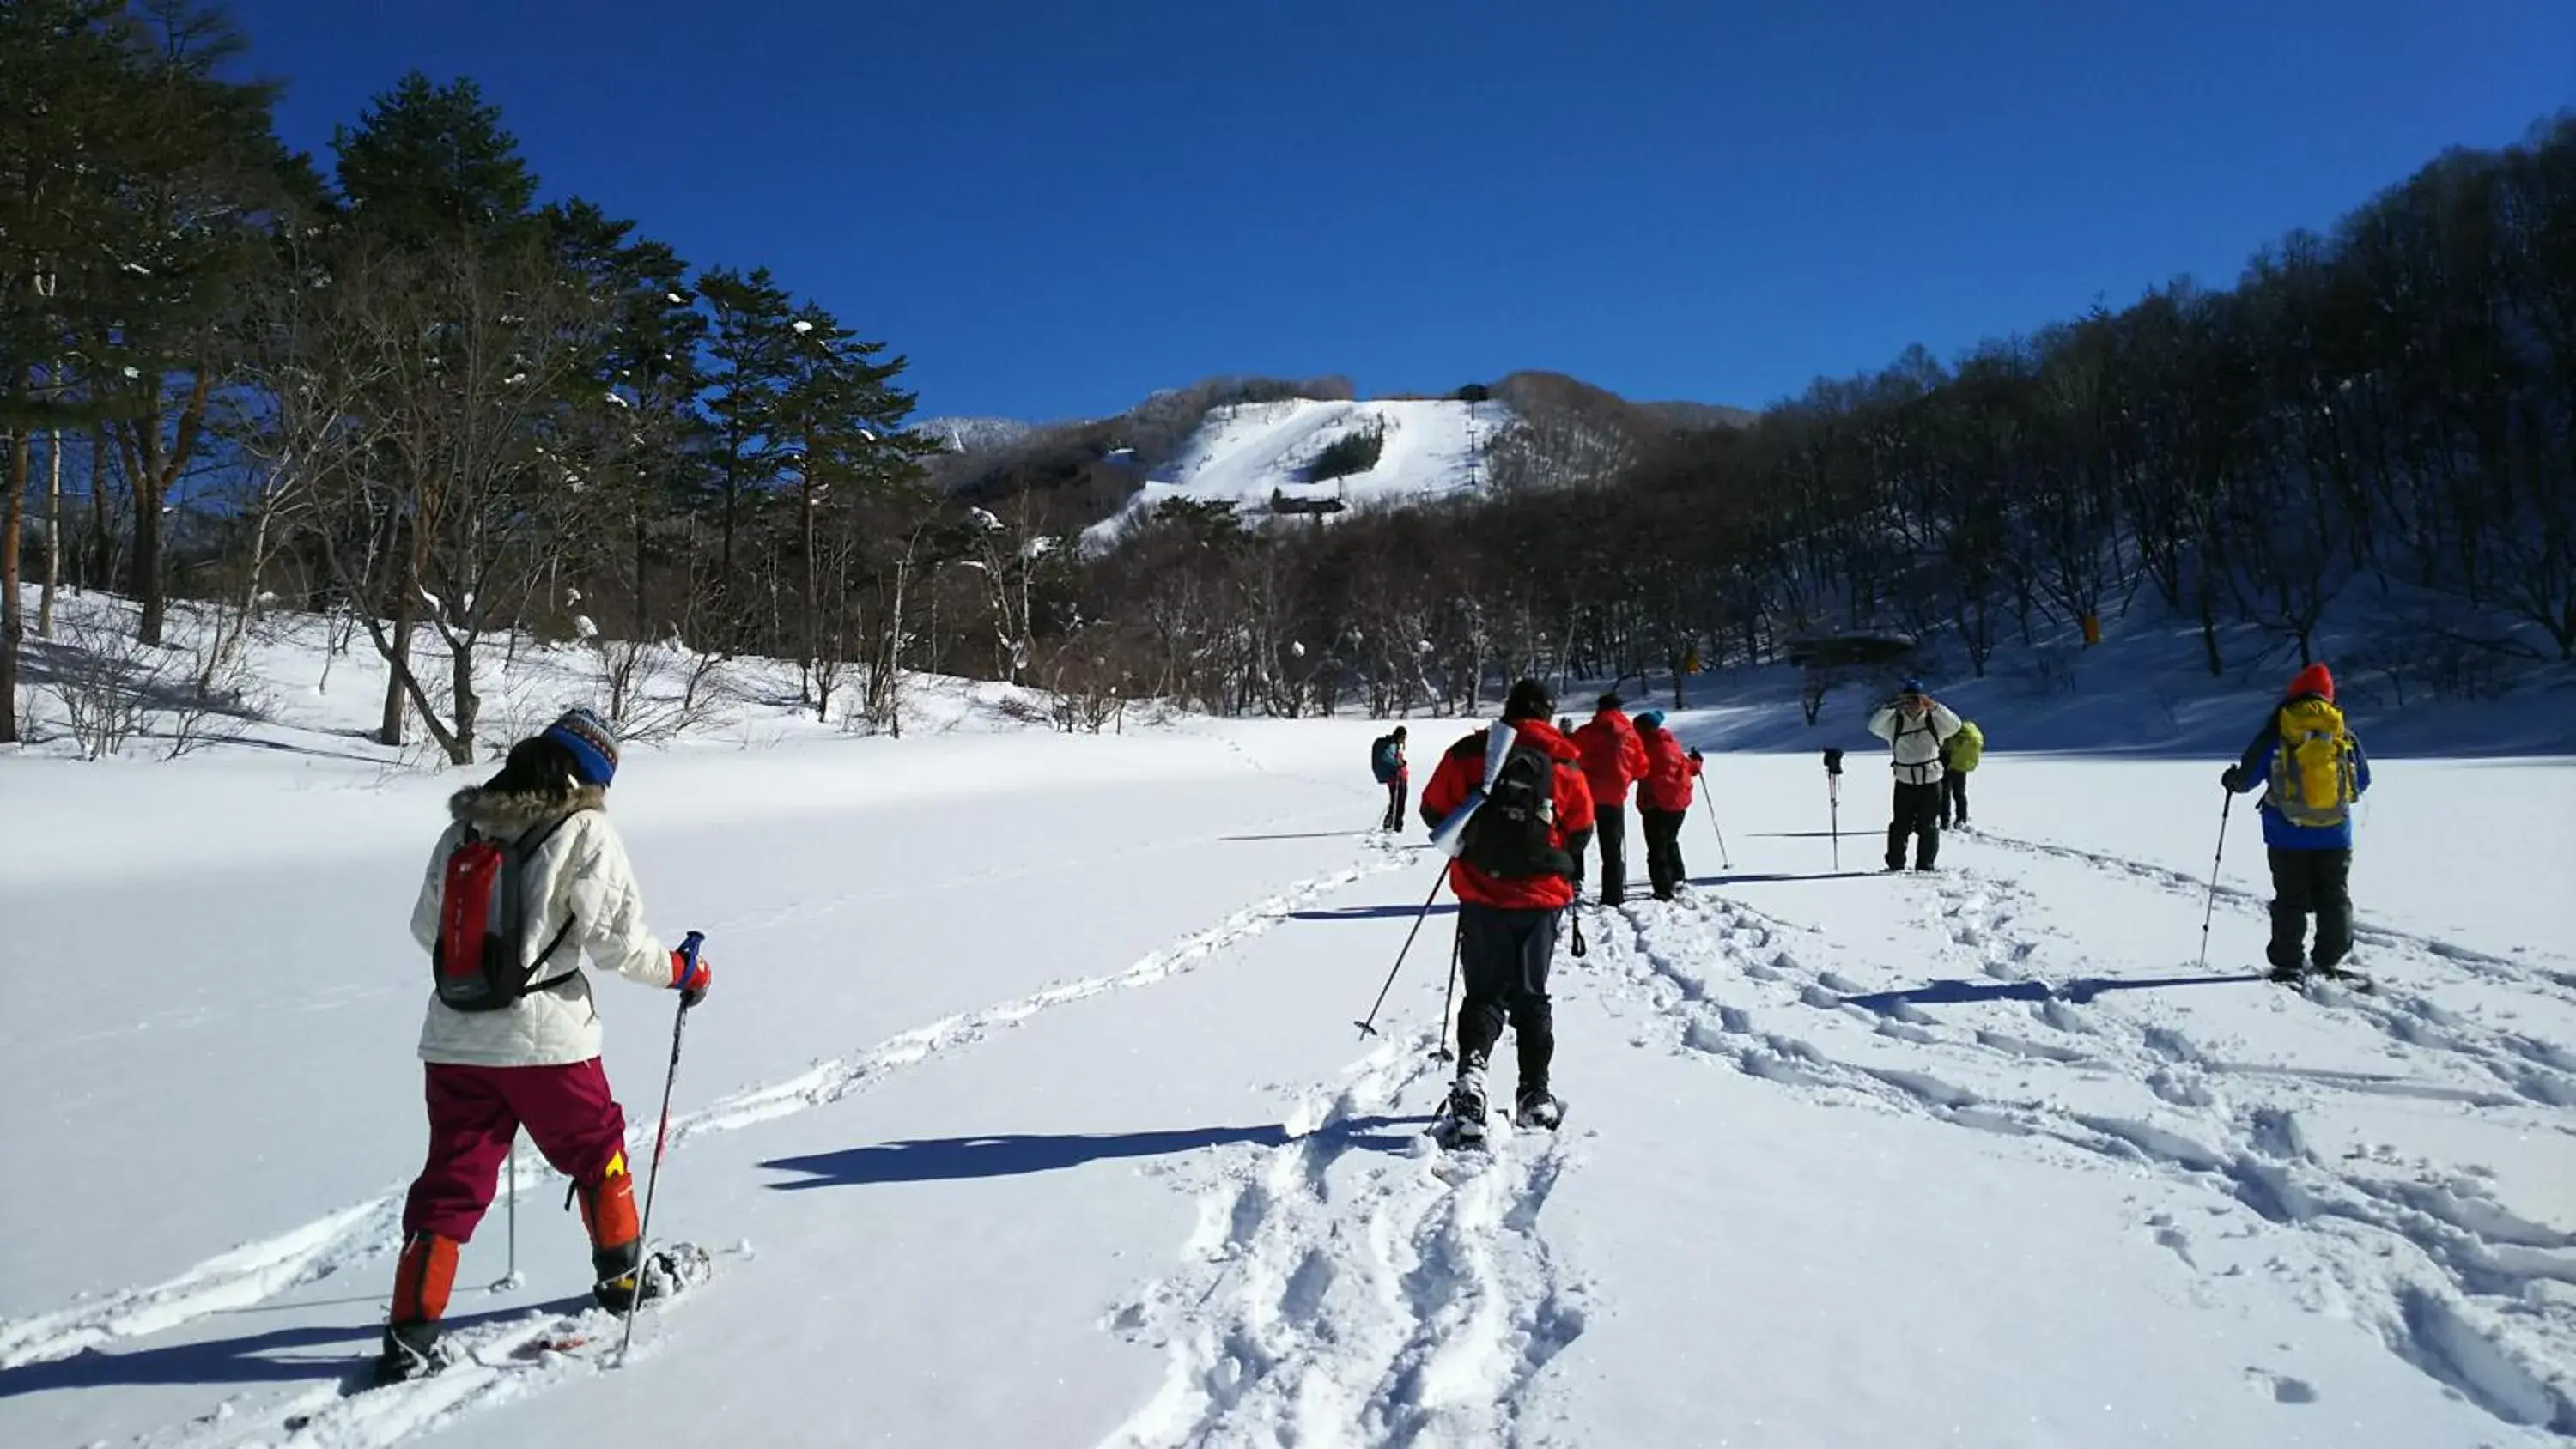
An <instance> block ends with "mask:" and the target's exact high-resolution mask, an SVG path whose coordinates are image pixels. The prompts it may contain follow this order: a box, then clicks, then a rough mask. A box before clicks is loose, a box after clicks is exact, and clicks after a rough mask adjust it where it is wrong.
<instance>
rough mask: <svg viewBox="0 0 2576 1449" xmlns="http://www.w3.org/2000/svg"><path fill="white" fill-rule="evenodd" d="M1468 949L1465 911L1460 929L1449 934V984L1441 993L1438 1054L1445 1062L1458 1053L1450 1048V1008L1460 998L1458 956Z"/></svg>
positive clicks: (1453, 1058) (1460, 917)
mask: <svg viewBox="0 0 2576 1449" xmlns="http://www.w3.org/2000/svg"><path fill="white" fill-rule="evenodd" d="M1466 950H1467V917H1466V915H1465V913H1464V912H1461V913H1460V914H1459V917H1458V929H1457V930H1456V931H1454V932H1452V933H1450V936H1449V985H1448V987H1447V988H1446V989H1444V990H1443V991H1442V992H1441V993H1440V1050H1439V1052H1438V1053H1436V1056H1437V1058H1438V1059H1439V1060H1441V1061H1444V1062H1445V1061H1453V1060H1455V1059H1456V1057H1457V1055H1458V1054H1457V1053H1456V1052H1453V1051H1451V1050H1449V1008H1450V1005H1451V1003H1453V1002H1455V1001H1456V1000H1457V999H1458V958H1459V957H1460V956H1462V955H1464V954H1465V953H1466Z"/></svg>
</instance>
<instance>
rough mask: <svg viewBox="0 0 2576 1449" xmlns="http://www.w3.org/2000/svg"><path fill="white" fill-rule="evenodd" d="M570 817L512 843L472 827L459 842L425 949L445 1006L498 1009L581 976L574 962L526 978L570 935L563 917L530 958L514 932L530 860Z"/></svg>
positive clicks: (522, 912)
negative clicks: (557, 971)
mask: <svg viewBox="0 0 2576 1449" xmlns="http://www.w3.org/2000/svg"><path fill="white" fill-rule="evenodd" d="M575 813H579V812H575ZM571 818H572V816H571V815H565V816H562V817H561V818H559V819H557V820H555V821H554V822H553V823H552V824H548V825H541V826H539V827H537V828H536V829H535V830H533V831H531V832H530V833H529V834H528V835H527V836H525V837H523V838H521V839H520V840H518V841H516V842H508V841H501V840H495V839H493V838H491V837H490V836H487V835H484V834H481V833H480V832H478V831H475V830H473V829H470V828H469V829H468V830H467V831H466V832H465V835H464V837H463V838H462V839H460V840H459V841H457V843H456V850H455V853H453V854H451V855H449V856H448V857H447V866H446V869H445V871H444V874H443V876H442V879H441V883H440V889H439V900H438V941H437V944H435V945H433V946H432V947H431V948H430V953H429V969H430V980H431V982H432V984H433V985H435V986H436V987H437V990H438V999H439V1000H440V1001H442V1002H444V1003H446V1004H447V1005H448V1006H449V1007H450V1008H452V1009H454V1010H457V1011H500V1010H503V1009H505V1008H507V1007H510V1006H512V1005H514V1004H516V1003H517V1002H518V1000H519V998H521V997H523V996H527V995H529V994H531V993H533V992H538V991H543V990H545V989H547V988H548V987H552V986H560V985H562V984H563V983H564V982H566V981H569V980H571V979H572V978H573V977H574V976H577V975H579V974H580V972H579V970H578V968H576V969H575V970H572V971H566V972H564V973H563V974H562V975H560V976H555V977H551V978H549V979H547V980H544V981H531V980H530V979H529V977H530V976H531V975H533V974H534V973H535V972H536V971H537V970H538V969H540V968H542V967H543V966H544V965H545V963H546V961H547V959H548V958H550V957H552V956H553V955H554V954H555V950H556V948H558V947H560V946H562V945H563V943H564V938H565V937H566V936H569V935H571V934H572V918H571V917H569V916H567V917H565V918H564V923H563V929H562V930H559V931H557V932H555V938H554V939H553V940H551V941H548V942H547V943H546V948H545V949H544V950H542V951H539V952H538V953H537V959H536V961H535V962H534V963H533V964H532V963H529V962H525V961H521V960H520V959H519V936H520V933H521V931H522V930H523V929H524V925H523V923H524V922H525V921H526V919H527V900H526V891H525V883H526V877H527V873H528V861H529V860H530V859H531V858H533V857H534V856H535V855H536V853H537V848H538V847H539V846H542V845H544V844H545V843H546V842H547V841H548V840H551V839H553V838H554V833H555V832H556V831H558V830H561V829H562V828H563V827H564V822H565V821H567V820H570V819H571Z"/></svg>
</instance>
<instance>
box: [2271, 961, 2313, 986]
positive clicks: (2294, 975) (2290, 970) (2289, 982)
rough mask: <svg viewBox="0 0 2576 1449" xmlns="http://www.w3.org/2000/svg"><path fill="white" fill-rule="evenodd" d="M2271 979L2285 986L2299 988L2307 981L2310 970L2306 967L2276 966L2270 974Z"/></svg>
mask: <svg viewBox="0 0 2576 1449" xmlns="http://www.w3.org/2000/svg"><path fill="white" fill-rule="evenodd" d="M2269 979H2271V980H2273V981H2277V982H2279V983H2280V984H2281V985H2283V986H2298V985H2301V984H2304V983H2305V982H2306V981H2307V979H2308V968H2306V967H2305V966H2275V967H2273V968H2272V970H2271V972H2270V976H2269Z"/></svg>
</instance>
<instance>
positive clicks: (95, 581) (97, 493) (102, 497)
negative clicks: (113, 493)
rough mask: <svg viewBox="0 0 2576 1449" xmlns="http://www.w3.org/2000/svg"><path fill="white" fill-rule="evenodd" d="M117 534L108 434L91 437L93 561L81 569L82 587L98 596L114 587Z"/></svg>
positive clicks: (96, 430)
mask: <svg viewBox="0 0 2576 1449" xmlns="http://www.w3.org/2000/svg"><path fill="white" fill-rule="evenodd" d="M115 578H116V530H115V528H114V526H113V525H112V523H111V521H110V519H109V518H108V513H107V430H106V429H105V428H92V429H90V434H89V559H88V561H87V562H86V563H84V564H82V565H81V583H82V584H83V586H85V587H87V588H89V589H92V590H94V591H98V592H105V591H106V590H107V589H109V588H111V587H113V586H114V580H115Z"/></svg>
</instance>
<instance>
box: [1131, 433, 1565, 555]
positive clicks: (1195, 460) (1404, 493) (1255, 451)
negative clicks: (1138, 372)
mask: <svg viewBox="0 0 2576 1449" xmlns="http://www.w3.org/2000/svg"><path fill="white" fill-rule="evenodd" d="M1515 422H1516V420H1515V419H1514V417H1513V416H1512V412H1511V409H1509V408H1507V407H1505V406H1503V405H1502V404H1501V403H1497V402H1485V403H1477V404H1473V405H1470V404H1468V403H1463V402H1457V401H1453V400H1449V399H1440V398H1416V399H1390V400H1386V401H1379V402H1326V401H1318V400H1313V399H1290V400H1286V401H1281V402H1263V403H1230V404H1228V405H1226V406H1224V407H1219V408H1215V409H1212V410H1210V411H1209V413H1208V415H1207V421H1205V422H1203V423H1201V424H1200V425H1199V430H1198V433H1197V435H1196V436H1195V437H1193V438H1192V439H1191V440H1190V444H1189V447H1188V448H1187V449H1186V450H1185V451H1184V452H1183V453H1182V455H1181V457H1180V460H1179V461H1178V462H1177V463H1175V464H1174V465H1173V466H1172V468H1171V470H1170V476H1169V477H1160V476H1158V477H1156V478H1155V479H1154V480H1153V481H1150V482H1148V483H1147V484H1146V485H1145V486H1144V488H1143V489H1141V490H1140V491H1139V492H1138V493H1137V494H1136V496H1135V497H1133V498H1130V499H1128V500H1127V506H1126V507H1125V508H1124V509H1122V510H1120V511H1119V513H1118V514H1117V515H1115V516H1114V517H1112V518H1110V519H1108V520H1107V521H1105V522H1102V523H1099V524H1096V525H1094V526H1093V527H1092V528H1091V530H1090V533H1089V536H1090V537H1091V538H1093V539H1095V540H1105V539H1107V538H1109V537H1111V536H1113V535H1114V534H1115V533H1116V532H1117V531H1118V530H1119V529H1121V528H1123V527H1125V526H1127V524H1128V523H1130V522H1131V521H1133V520H1137V519H1142V518H1146V517H1149V516H1151V515H1152V513H1153V511H1154V509H1155V508H1157V507H1158V506H1160V505H1161V504H1162V502H1163V501H1164V500H1165V499H1167V498H1185V499H1189V500H1192V501H1195V502H1202V503H1213V502H1222V503H1232V504H1235V505H1237V506H1239V507H1242V508H1245V509H1250V510H1254V511H1261V510H1266V509H1268V508H1269V507H1270V500H1271V494H1272V493H1274V492H1279V493H1284V494H1286V495H1288V496H1289V497H1292V498H1302V499H1324V498H1338V499H1341V500H1342V501H1343V502H1344V503H1346V504H1347V505H1350V506H1353V507H1356V506H1358V505H1359V504H1361V503H1364V502H1372V501H1381V500H1386V501H1393V500H1419V499H1424V498H1437V497H1442V496H1446V495H1448V494H1452V493H1463V492H1466V491H1468V490H1470V489H1472V488H1473V487H1475V486H1476V481H1477V478H1478V474H1479V464H1478V461H1477V460H1478V459H1479V458H1480V457H1481V456H1482V453H1483V451H1484V449H1485V448H1486V447H1487V446H1488V445H1489V444H1491V443H1492V442H1493V440H1494V437H1495V435H1496V434H1498V433H1500V432H1502V431H1503V430H1505V429H1507V428H1510V427H1512V426H1513V425H1514V424H1515ZM1367 431H1378V432H1380V433H1381V434H1382V436H1383V437H1384V439H1385V446H1384V450H1383V451H1382V452H1380V453H1379V455H1378V459H1377V462H1376V463H1375V464H1373V465H1372V466H1370V467H1368V468H1366V469H1363V470H1361V471H1360V472H1357V473H1353V474H1351V475H1350V476H1348V477H1346V478H1337V479H1327V480H1325V481H1323V482H1320V483H1318V482H1309V481H1308V480H1307V474H1308V470H1309V469H1310V468H1311V466H1312V465H1313V464H1314V462H1315V459H1316V456H1317V455H1318V454H1320V453H1322V452H1323V451H1324V449H1325V448H1327V447H1329V446H1330V445H1331V444H1332V443H1333V441H1334V440H1335V439H1337V438H1341V437H1345V436H1348V435H1349V434H1352V433H1359V432H1367Z"/></svg>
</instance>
